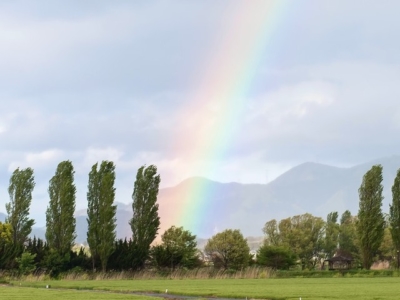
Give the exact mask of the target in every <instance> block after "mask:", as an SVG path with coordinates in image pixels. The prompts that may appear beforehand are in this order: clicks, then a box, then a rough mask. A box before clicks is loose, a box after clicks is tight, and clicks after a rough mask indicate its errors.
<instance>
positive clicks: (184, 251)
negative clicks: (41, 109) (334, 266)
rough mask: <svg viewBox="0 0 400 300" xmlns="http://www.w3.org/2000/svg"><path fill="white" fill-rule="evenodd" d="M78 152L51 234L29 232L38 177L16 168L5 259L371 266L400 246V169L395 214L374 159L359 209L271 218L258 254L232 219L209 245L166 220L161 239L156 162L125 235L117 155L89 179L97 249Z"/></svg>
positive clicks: (91, 265) (49, 225) (33, 263)
mask: <svg viewBox="0 0 400 300" xmlns="http://www.w3.org/2000/svg"><path fill="white" fill-rule="evenodd" d="M74 174H75V171H74V168H73V165H72V163H71V162H70V161H63V162H61V163H59V165H58V166H57V169H56V172H55V174H54V176H53V177H52V178H51V179H50V181H49V188H48V194H49V204H48V206H47V209H46V235H45V236H46V239H45V240H41V239H37V238H29V234H30V233H31V230H32V226H33V225H34V220H33V219H30V218H29V207H30V204H31V200H32V192H33V189H34V187H35V181H34V172H33V170H32V169H31V168H26V169H19V168H18V169H16V170H15V171H14V172H13V174H12V176H11V178H10V184H9V188H8V193H9V196H10V201H9V202H8V203H7V204H6V211H7V218H6V221H5V223H1V222H0V269H3V270H18V271H19V272H21V273H29V272H33V271H35V270H45V271H46V272H48V273H49V274H50V275H52V276H57V275H58V274H59V273H60V272H65V271H69V270H76V271H79V270H82V271H84V270H92V271H100V270H101V271H103V272H104V271H106V270H141V269H144V268H147V267H150V268H156V269H158V270H175V269H176V268H196V267H200V266H205V265H208V266H209V265H212V266H213V267H215V268H223V269H232V270H238V269H242V268H245V267H247V266H248V265H251V264H259V265H264V266H269V267H272V268H276V269H289V268H291V267H293V266H295V265H299V266H300V267H301V268H302V269H305V268H308V269H312V268H317V267H318V266H319V264H320V263H321V262H322V261H324V260H325V259H326V258H329V257H332V256H333V255H341V256H346V257H351V258H352V259H353V260H354V261H356V262H359V263H360V264H361V265H362V266H363V267H364V268H366V269H369V268H370V267H371V265H372V263H373V261H374V260H376V259H379V258H380V259H383V258H392V257H394V256H395V255H396V253H397V258H398V255H399V254H398V253H399V250H400V170H399V171H398V173H397V176H396V179H395V181H394V184H393V187H392V194H393V199H392V204H391V205H390V209H389V214H388V215H385V214H383V212H382V201H383V196H382V191H383V186H382V166H380V165H376V166H373V167H372V168H371V169H370V170H369V171H368V172H367V173H366V174H365V175H364V177H363V180H362V184H361V186H360V188H359V198H360V199H359V212H358V215H356V216H353V215H351V213H350V211H345V212H344V213H343V214H342V215H341V217H340V220H339V214H338V212H332V213H330V214H328V216H327V218H326V220H323V219H322V218H320V217H315V216H313V215H311V214H308V213H306V214H303V215H298V216H293V217H289V218H286V219H283V220H280V221H277V220H270V221H268V222H266V224H265V226H264V228H263V232H264V234H265V239H264V242H263V244H262V245H261V247H260V248H259V249H258V251H257V253H256V256H253V255H251V254H250V248H249V246H248V243H247V240H246V239H245V238H244V237H243V235H242V233H241V232H240V230H238V229H236V230H233V229H227V230H225V231H223V232H220V233H218V234H216V235H214V236H213V237H211V238H210V239H209V240H208V242H207V244H206V246H205V248H204V251H203V252H201V251H199V250H198V249H197V243H196V236H195V235H193V234H192V233H191V232H190V231H188V230H185V229H184V228H183V227H175V226H172V227H171V228H169V229H167V230H166V231H165V232H164V233H163V234H162V235H161V243H160V244H158V245H152V243H153V242H154V240H155V238H156V236H157V234H158V230H159V227H160V218H159V215H158V204H157V196H158V192H159V185H160V181H161V179H160V175H158V174H157V168H156V166H154V165H150V166H148V167H146V166H142V167H140V168H139V169H138V171H137V174H136V179H135V182H134V186H133V193H132V209H133V215H132V218H131V220H130V221H129V224H130V226H131V230H132V237H131V239H129V240H127V239H116V230H115V229H116V205H115V204H114V200H115V187H114V182H115V165H114V163H113V162H111V161H102V162H101V163H100V164H99V163H96V164H94V165H93V166H92V168H91V171H90V173H89V175H88V177H89V179H88V189H87V201H88V208H87V223H88V231H87V242H88V246H89V247H88V249H86V248H84V247H81V248H80V249H76V248H75V249H73V248H74V240H75V238H76V232H75V227H76V221H75V218H74V211H75V203H76V186H75V183H74Z"/></svg>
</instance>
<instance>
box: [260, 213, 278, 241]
mask: <svg viewBox="0 0 400 300" xmlns="http://www.w3.org/2000/svg"><path fill="white" fill-rule="evenodd" d="M263 232H264V234H265V240H264V244H265V245H271V246H279V245H280V244H281V240H280V235H279V230H278V222H277V221H276V220H275V219H273V220H271V221H268V222H267V223H265V226H264V228H263Z"/></svg>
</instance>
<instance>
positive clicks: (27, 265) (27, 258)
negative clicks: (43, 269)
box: [16, 252, 36, 275]
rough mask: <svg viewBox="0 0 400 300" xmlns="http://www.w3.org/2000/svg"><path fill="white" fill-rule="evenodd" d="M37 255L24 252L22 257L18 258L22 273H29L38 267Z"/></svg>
mask: <svg viewBox="0 0 400 300" xmlns="http://www.w3.org/2000/svg"><path fill="white" fill-rule="evenodd" d="M35 257H36V254H31V253H29V252H24V253H22V255H21V257H19V258H17V259H16V261H17V263H18V269H19V271H20V273H21V274H24V275H27V274H29V273H31V272H33V271H34V270H35V269H36V263H35Z"/></svg>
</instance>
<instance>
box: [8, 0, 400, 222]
mask: <svg viewBox="0 0 400 300" xmlns="http://www.w3.org/2000/svg"><path fill="white" fill-rule="evenodd" d="M263 1H264V0H263ZM240 3H241V1H231V0H229V1H227V0H221V1H197V2H194V1H190V2H188V1H174V2H172V1H134V2H133V1H118V3H117V2H115V3H114V2H110V1H85V2H84V3H83V2H81V1H69V2H65V1H52V2H51V3H50V2H48V1H12V2H3V3H1V4H0V150H1V151H0V211H3V210H4V209H3V208H2V207H4V204H5V202H6V201H7V199H8V196H7V193H6V190H7V184H8V178H9V176H10V174H11V172H12V170H13V169H14V168H16V167H18V166H20V167H27V166H31V167H33V168H35V174H36V178H37V183H38V185H37V188H36V191H35V198H34V205H33V208H32V209H33V212H34V213H35V214H36V215H40V216H43V212H44V207H45V206H46V205H47V202H48V200H47V183H48V180H49V179H50V177H51V176H52V175H53V173H54V171H55V168H56V165H57V163H58V162H59V161H61V160H63V159H71V160H72V161H73V162H74V165H75V167H76V170H77V184H78V192H79V204H78V207H81V208H82V207H84V206H85V201H86V200H85V193H86V191H85V189H86V181H87V173H88V172H89V170H90V166H91V165H92V164H94V163H95V162H96V161H99V160H102V159H111V160H114V161H115V162H116V164H117V172H118V173H117V198H118V200H119V201H122V202H127V201H129V199H130V194H131V192H132V191H131V190H132V186H133V180H134V174H135V172H136V169H137V168H138V167H139V166H140V165H142V164H144V163H147V164H150V163H155V164H157V166H158V167H159V170H160V172H161V174H162V177H163V181H162V182H163V185H164V186H168V185H173V184H176V183H177V182H179V181H180V180H182V179H184V178H186V177H188V176H193V175H201V176H207V177H209V178H210V179H214V180H220V181H239V182H266V181H269V180H271V179H273V178H274V177H276V176H277V175H278V174H280V173H282V172H283V171H284V170H287V169H288V168H290V167H292V166H294V165H295V164H297V163H301V162H304V161H308V160H311V161H319V162H325V163H332V164H336V165H346V166H347V165H352V164H356V163H360V162H364V161H366V160H370V159H374V158H376V157H380V156H387V155H391V154H398V150H397V149H399V146H400V145H399V142H398V141H397V140H396V136H398V134H399V130H400V121H399V120H400V106H399V104H398V99H399V96H400V91H399V89H398V82H399V79H400V68H399V66H400V54H399V53H400V52H399V48H400V44H399V43H400V42H399V40H398V38H397V35H398V32H399V29H400V28H399V27H400V22H399V21H398V16H397V12H398V11H399V9H400V3H398V2H397V1H383V2H382V1H381V2H379V3H378V2H376V1H351V2H349V1H341V0H338V1H330V0H310V1H302V3H301V4H293V2H289V1H287V2H285V1H279V4H280V6H281V8H282V10H281V11H280V12H279V15H276V16H275V17H276V24H275V25H274V26H275V27H274V28H273V33H272V34H271V36H270V37H269V40H268V41H266V47H265V49H264V50H263V52H262V53H261V55H260V57H259V60H258V62H259V63H258V65H257V66H256V68H255V75H254V78H253V80H252V82H251V85H250V87H249V88H248V90H247V91H246V92H245V94H244V95H243V97H244V98H243V99H242V100H241V101H242V103H243V104H244V105H243V109H242V110H241V111H240V112H239V114H238V116H237V117H236V118H235V119H234V120H233V121H232V124H231V126H232V128H234V129H235V130H234V131H233V134H232V137H231V138H230V139H228V140H227V146H226V148H224V149H223V151H221V154H220V156H219V157H209V158H208V159H209V160H207V157H206V155H204V156H202V157H200V155H202V153H199V154H198V155H199V157H192V158H190V155H187V153H190V152H191V151H193V147H194V145H193V144H191V143H190V142H187V143H185V142H184V141H183V137H190V136H193V135H195V134H196V130H197V127H202V126H206V125H205V124H208V125H207V126H209V128H210V133H209V135H210V136H212V135H213V134H214V133H215V132H214V131H216V130H217V129H218V128H213V127H212V124H214V123H213V120H218V118H220V117H221V115H222V114H223V113H224V112H221V111H219V110H218V109H214V108H209V107H206V103H208V101H209V100H210V99H204V107H200V106H201V104H200V105H199V107H198V110H188V109H187V108H188V107H190V104H191V102H193V101H194V98H195V97H196V96H197V94H196V93H197V91H198V90H199V87H201V84H202V82H200V81H201V79H202V76H205V75H204V74H205V72H204V68H205V67H207V68H208V69H209V70H211V71H209V74H214V73H217V72H219V71H220V68H221V66H219V65H218V63H219V62H218V61H215V59H214V60H213V58H215V57H222V58H225V56H226V57H227V60H228V62H229V63H234V62H235V61H233V59H232V57H233V56H232V57H230V56H229V55H230V53H231V52H230V50H231V49H221V47H222V44H221V40H223V38H224V34H226V35H231V36H233V37H236V36H237V37H238V38H239V35H237V34H236V31H235V30H238V28H242V29H243V28H247V27H245V25H246V24H240V23H238V24H236V23H235V22H241V20H242V19H240V18H237V19H236V18H235V17H237V16H236V15H234V13H233V11H234V10H233V9H232V7H235V6H236V7H240ZM254 3H256V1H254ZM260 3H261V2H260ZM277 3H278V2H277ZM229 18H230V19H229ZM226 20H230V22H231V23H226ZM227 24H233V25H234V26H232V28H231V27H229V26H228V25H227ZM253 33H254V32H249V33H248V34H249V35H251V34H253ZM262 38H265V37H263V36H260V39H262ZM238 43H240V41H237V42H236V44H235V41H234V42H232V44H231V47H236V46H240V45H239V44H238ZM217 51H220V52H218V53H217ZM224 51H226V55H224V53H225V52H224ZM233 52H234V51H233ZM221 53H222V54H221ZM218 55H219V56H218ZM229 59H231V61H229ZM210 61H214V63H215V66H214V65H211V66H208V65H206V64H208V63H209V62H210ZM228 65H229V64H228ZM206 74H207V73H206ZM206 79H207V78H206ZM212 84H214V83H213V82H212ZM215 86H217V82H216V83H215ZM232 105H234V104H232ZM233 108H234V107H232V109H233ZM200 112H202V113H203V114H200ZM206 112H207V113H206ZM182 120H187V123H185V122H183V121H182ZM189 123H190V124H189ZM210 124H211V125H210ZM223 138H226V137H223ZM190 159H192V160H193V161H191V160H190ZM204 166H210V167H209V168H206V167H204ZM38 223H39V224H43V218H42V220H41V221H39V222H38Z"/></svg>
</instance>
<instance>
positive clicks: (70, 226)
mask: <svg viewBox="0 0 400 300" xmlns="http://www.w3.org/2000/svg"><path fill="white" fill-rule="evenodd" d="M74 174H75V171H74V167H73V165H72V162H71V161H63V162H61V163H59V164H58V166H57V169H56V172H55V174H54V176H53V177H52V178H51V179H50V181H49V188H48V194H49V199H50V201H49V204H48V207H47V210H46V241H42V240H40V239H36V238H34V239H31V238H29V237H28V236H29V234H30V233H31V231H32V226H33V225H34V220H33V219H30V218H29V209H30V205H31V201H32V192H33V190H34V187H35V180H34V172H33V170H32V169H31V168H26V169H19V168H18V169H16V170H15V171H14V172H13V174H12V176H11V178H10V184H9V188H8V193H9V196H10V202H8V203H7V204H6V211H7V218H6V221H5V223H4V224H3V223H1V222H0V269H13V268H15V266H16V265H18V264H19V265H21V264H22V265H24V264H27V265H29V264H32V263H33V262H34V265H36V263H40V264H41V265H42V266H43V267H44V268H46V269H49V270H50V271H51V270H52V269H53V271H55V272H56V271H60V270H61V271H62V270H63V269H71V268H73V267H83V266H84V267H88V261H89V260H90V264H91V267H92V269H93V270H96V269H98V270H99V269H101V270H103V271H105V270H106V269H107V265H108V263H109V260H110V257H111V256H112V255H114V261H120V260H121V258H118V257H115V256H116V255H117V256H118V253H119V254H120V256H121V257H122V256H125V258H126V257H127V255H126V254H125V253H121V251H122V249H125V248H129V249H127V251H126V252H127V253H128V252H129V253H130V254H131V255H129V257H128V259H130V261H129V264H128V265H126V266H128V267H129V268H131V269H140V268H142V267H143V266H144V264H145V262H146V259H147V258H148V256H149V251H150V245H151V243H152V242H153V241H154V239H155V237H156V235H157V231H158V229H159V225H160V218H159V216H158V204H157V203H156V202H157V195H158V191H159V184H160V176H159V175H158V174H157V168H156V166H154V165H150V166H148V167H146V166H142V167H140V168H139V169H138V171H137V175H136V180H135V183H134V188H133V194H132V198H133V202H132V208H133V216H132V219H131V220H130V222H129V224H130V226H131V229H132V239H131V240H130V241H129V242H128V241H126V240H125V241H122V240H120V241H118V240H116V209H117V207H116V205H115V204H114V200H115V187H114V183H115V164H114V163H113V162H111V161H102V162H101V164H98V163H96V164H94V165H93V166H92V168H91V171H90V173H89V181H88V191H87V201H88V203H87V204H88V208H87V223H88V231H87V242H88V245H89V249H90V255H87V254H86V253H85V251H84V249H83V248H81V250H80V251H78V252H73V251H72V250H71V249H72V247H73V245H74V241H75V238H76V230H75V227H76V220H75V217H74V212H75V204H76V186H75V183H74ZM122 252H123V251H122ZM120 264H126V261H124V262H120ZM113 267H114V268H118V266H116V265H115V263H114V265H113Z"/></svg>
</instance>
